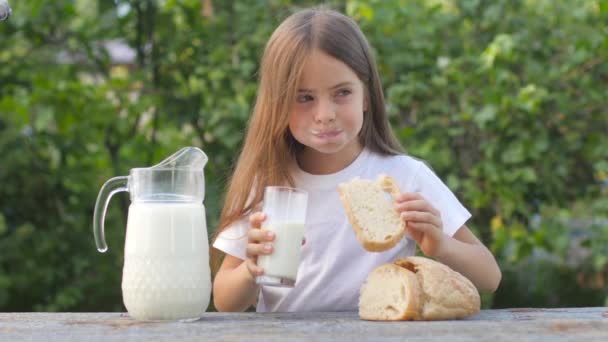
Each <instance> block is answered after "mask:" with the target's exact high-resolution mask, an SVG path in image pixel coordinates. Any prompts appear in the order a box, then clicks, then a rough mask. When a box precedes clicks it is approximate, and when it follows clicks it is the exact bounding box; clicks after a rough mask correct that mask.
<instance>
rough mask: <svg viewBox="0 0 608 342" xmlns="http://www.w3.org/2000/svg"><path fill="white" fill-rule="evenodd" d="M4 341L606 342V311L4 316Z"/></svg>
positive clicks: (0, 320)
mask: <svg viewBox="0 0 608 342" xmlns="http://www.w3.org/2000/svg"><path fill="white" fill-rule="evenodd" d="M0 340H1V341H101V340H103V341H119V340H120V341H123V340H146V341H162V340H171V341H174V340H175V341H214V342H215V341H307V342H308V341H399V342H402V341H447V340H449V341H472V340H497V341H498V340H500V341H504V340H507V341H509V340H513V341H518V342H520V341H581V340H592V341H608V308H605V307H598V308H565V309H510V310H509V309H506V310H482V311H481V312H480V313H479V314H478V315H475V316H473V317H470V318H468V319H466V320H462V321H441V322H367V321H362V320H360V319H359V318H358V316H357V314H356V313H352V312H351V313H338V312H313V313H272V314H261V313H206V314H205V315H204V316H203V317H202V318H201V319H200V320H197V321H194V322H139V321H135V320H133V319H132V318H130V317H128V315H126V314H121V313H0Z"/></svg>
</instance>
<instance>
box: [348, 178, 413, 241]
mask: <svg viewBox="0 0 608 342" xmlns="http://www.w3.org/2000/svg"><path fill="white" fill-rule="evenodd" d="M338 192H339V193H340V199H341V200H342V205H343V206H344V209H345V210H346V215H347V216H348V220H349V221H350V223H351V225H352V227H353V230H354V231H355V234H356V236H357V239H358V240H359V242H360V243H361V245H362V246H363V248H364V249H365V250H367V251H370V252H381V251H385V250H388V249H390V248H391V247H393V246H395V245H396V244H397V242H399V240H401V239H402V238H403V235H404V233H405V223H404V222H403V220H401V218H400V217H399V213H398V212H397V210H395V208H394V205H393V201H392V200H391V199H390V198H389V196H388V195H387V194H389V195H391V194H398V193H399V188H398V186H397V184H396V183H395V180H394V179H393V178H392V177H389V176H385V175H380V176H379V177H378V180H376V181H373V180H368V179H359V178H355V179H353V180H351V181H350V182H348V183H342V184H340V185H338Z"/></svg>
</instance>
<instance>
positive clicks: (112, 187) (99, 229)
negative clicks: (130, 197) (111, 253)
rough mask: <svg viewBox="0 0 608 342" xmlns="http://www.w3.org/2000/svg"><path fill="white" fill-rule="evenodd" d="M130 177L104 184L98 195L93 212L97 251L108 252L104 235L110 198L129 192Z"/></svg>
mask: <svg viewBox="0 0 608 342" xmlns="http://www.w3.org/2000/svg"><path fill="white" fill-rule="evenodd" d="M128 184H129V176H120V177H114V178H110V179H109V180H108V181H107V182H105V183H104V184H103V186H102V187H101V190H99V195H97V201H95V211H94V212H93V234H94V235H95V244H96V245H97V250H98V251H100V252H101V253H104V252H105V251H107V250H108V245H107V244H106V237H105V233H104V222H105V218H106V210H108V204H109V203H110V198H112V195H114V194H115V193H117V192H121V191H129V187H128Z"/></svg>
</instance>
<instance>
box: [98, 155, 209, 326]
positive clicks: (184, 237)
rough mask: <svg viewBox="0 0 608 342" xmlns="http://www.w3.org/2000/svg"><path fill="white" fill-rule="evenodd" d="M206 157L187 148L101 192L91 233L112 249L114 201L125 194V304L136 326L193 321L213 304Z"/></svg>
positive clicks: (111, 183) (114, 181) (101, 246)
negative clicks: (107, 222) (107, 233)
mask: <svg viewBox="0 0 608 342" xmlns="http://www.w3.org/2000/svg"><path fill="white" fill-rule="evenodd" d="M206 162H207V156H206V155H205V153H204V152H203V151H201V150H200V149H198V148H195V147H185V148H183V149H181V150H179V151H178V152H177V153H175V154H173V155H172V156H170V157H169V158H167V159H165V160H163V161H162V162H161V163H160V164H158V165H155V166H153V167H149V168H134V169H131V171H130V173H129V176H120V177H114V178H112V179H110V180H108V181H107V182H106V183H105V184H104V185H103V186H102V188H101V190H100V192H99V195H98V197H97V202H96V204H95V212H94V215H93V216H94V217H93V230H94V233H95V242H96V243H97V248H98V250H99V251H100V252H105V251H106V250H107V248H108V247H107V245H106V241H105V237H104V217H105V214H106V210H107V207H108V203H109V201H110V198H111V197H112V195H113V194H115V193H117V192H120V191H127V192H129V193H130V195H131V205H130V206H129V213H128V218H127V233H126V241H125V250H124V251H125V253H124V266H123V270H122V297H123V303H124V305H125V307H126V308H127V311H128V312H129V315H130V316H132V317H134V318H135V319H138V320H195V319H198V318H200V317H201V315H202V314H203V312H205V311H206V310H207V306H208V305H209V297H210V294H211V272H210V268H209V245H208V237H207V223H206V221H205V207H204V205H203V199H204V194H205V185H204V175H203V168H204V166H205V164H206Z"/></svg>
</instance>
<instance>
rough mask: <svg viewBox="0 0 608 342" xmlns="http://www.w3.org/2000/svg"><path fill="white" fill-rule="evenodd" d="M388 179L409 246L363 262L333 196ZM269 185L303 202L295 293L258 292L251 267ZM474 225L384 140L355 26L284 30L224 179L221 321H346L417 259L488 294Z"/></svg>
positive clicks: (268, 240)
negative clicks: (406, 262)
mask: <svg viewBox="0 0 608 342" xmlns="http://www.w3.org/2000/svg"><path fill="white" fill-rule="evenodd" d="M381 173H382V174H387V175H390V176H392V177H393V178H394V179H395V180H396V181H397V182H398V185H399V187H400V189H401V190H402V191H403V193H402V194H400V195H399V196H396V198H395V207H396V209H397V210H398V211H399V212H400V213H401V217H402V219H403V220H404V221H405V222H406V224H407V233H408V234H409V237H410V238H405V239H403V240H402V241H401V242H400V243H398V244H397V245H396V246H395V247H393V248H392V249H390V250H388V251H386V252H382V253H370V252H366V251H365V250H363V248H362V247H361V245H360V244H359V243H358V241H357V239H356V237H355V234H354V232H353V230H352V228H351V226H350V223H349V222H348V219H347V217H346V213H345V212H344V209H343V207H342V205H341V202H340V199H339V195H338V191H337V186H338V184H339V183H341V182H348V181H349V180H351V179H352V178H354V177H360V178H367V179H376V177H377V175H378V174H381ZM267 185H288V186H293V187H298V188H301V189H304V190H306V191H307V192H308V195H309V202H308V212H307V213H308V216H307V218H306V228H305V242H304V243H303V245H302V250H301V263H300V266H299V268H298V275H297V280H296V286H295V287H294V288H277V287H270V286H258V285H256V282H255V277H256V276H258V275H262V274H264V270H263V269H262V268H260V267H258V266H257V265H256V260H257V256H259V255H264V254H271V253H272V248H273V244H272V242H273V239H274V236H273V234H272V233H270V232H268V231H265V230H263V229H261V224H262V222H263V221H264V219H265V216H264V213H262V212H259V210H260V209H259V208H260V207H261V205H260V204H261V200H262V195H263V189H264V187H265V186H267ZM470 216H471V215H470V214H469V212H468V211H467V210H466V209H465V208H464V207H463V206H462V205H461V204H460V202H459V201H458V200H457V199H456V197H455V196H454V195H453V194H452V192H451V191H450V190H449V189H448V188H447V187H446V186H445V185H444V184H443V182H442V181H441V180H440V179H439V178H438V177H437V176H436V175H435V174H434V173H433V172H432V171H431V169H430V168H429V167H427V166H426V165H425V164H424V163H423V162H421V161H418V160H416V159H414V158H412V157H409V156H406V155H404V154H403V153H402V152H401V148H400V146H399V143H398V142H397V141H396V139H395V138H394V136H393V135H392V132H391V128H390V126H389V122H388V119H387V116H386V112H385V106H384V96H383V93H382V88H381V84H380V79H379V76H378V71H377V69H376V66H375V61H374V59H373V56H372V53H371V49H370V47H369V44H368V42H367V40H366V38H365V37H364V35H363V33H362V32H361V30H360V29H359V27H358V26H357V24H356V23H355V22H354V21H353V20H351V19H350V18H348V17H346V16H344V15H342V14H340V13H338V12H335V11H332V10H328V9H321V8H315V9H308V10H303V11H300V12H298V13H296V14H293V15H292V16H290V17H289V18H287V19H286V20H285V21H284V22H283V23H282V24H281V25H280V26H279V27H278V28H277V29H276V30H275V32H274V33H273V34H272V36H271V37H270V40H269V41H268V43H267V45H266V49H265V52H264V55H263V58H262V63H261V70H260V79H259V89H258V97H257V101H256V104H255V108H254V110H253V115H252V117H251V121H250V124H249V130H248V132H247V136H246V138H245V143H244V147H243V150H242V152H241V155H240V157H239V160H238V162H237V165H236V169H235V171H234V175H233V177H232V179H231V182H230V186H229V189H228V193H227V195H226V200H225V204H224V208H223V211H222V214H221V218H220V227H219V228H218V233H217V235H216V239H215V242H214V244H213V247H214V248H216V249H217V250H219V251H221V252H224V253H226V256H225V258H224V260H223V262H222V263H221V266H220V268H219V271H218V272H217V274H216V276H215V279H214V284H213V292H214V302H215V306H216V308H217V309H218V310H219V311H244V310H246V309H247V308H249V307H250V306H251V305H255V304H256V303H257V311H260V312H265V311H355V310H357V303H358V298H359V289H360V287H361V284H362V283H363V282H364V280H365V279H366V277H367V275H368V274H369V272H370V271H371V270H372V269H373V268H375V267H376V266H378V265H380V264H382V263H387V262H391V261H393V260H394V259H396V258H399V257H406V256H411V255H413V254H414V253H415V249H416V244H418V246H419V247H420V249H421V250H422V252H423V253H424V254H425V255H427V256H429V257H433V258H435V259H437V260H439V261H441V262H443V263H445V264H446V265H448V266H450V267H452V268H453V269H455V270H456V271H459V272H460V273H462V274H463V275H465V276H466V277H468V278H469V279H470V280H471V281H472V282H473V283H474V284H475V286H477V288H478V289H479V290H482V291H494V290H495V289H496V287H497V286H498V283H499V281H500V278H501V273H500V270H499V268H498V266H497V264H496V261H495V260H494V257H493V256H492V254H491V253H490V252H489V251H488V249H487V248H486V247H485V246H484V245H483V244H482V243H481V242H480V241H479V240H478V239H477V238H476V237H475V236H474V235H473V234H472V233H471V231H470V230H469V229H468V228H467V227H466V226H465V225H464V224H465V222H466V221H467V220H468V219H469V217H470Z"/></svg>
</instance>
